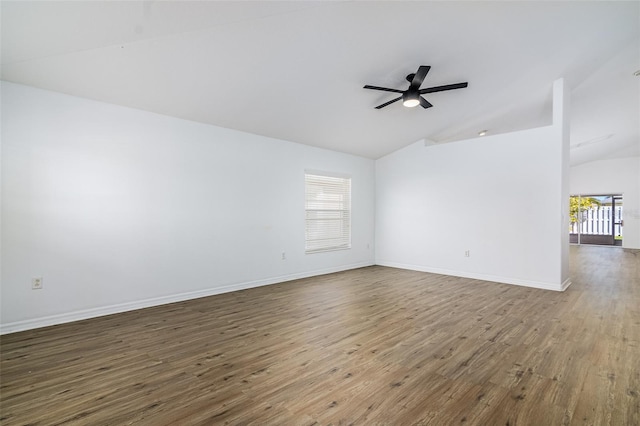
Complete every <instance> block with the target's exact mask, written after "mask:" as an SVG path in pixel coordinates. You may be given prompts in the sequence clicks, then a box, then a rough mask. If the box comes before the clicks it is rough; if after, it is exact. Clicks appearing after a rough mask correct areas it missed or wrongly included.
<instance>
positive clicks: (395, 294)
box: [0, 246, 640, 426]
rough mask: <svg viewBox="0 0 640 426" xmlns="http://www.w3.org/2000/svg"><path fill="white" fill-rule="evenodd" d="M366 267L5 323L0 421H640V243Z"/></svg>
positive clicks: (574, 422) (322, 422)
mask: <svg viewBox="0 0 640 426" xmlns="http://www.w3.org/2000/svg"><path fill="white" fill-rule="evenodd" d="M571 263H572V277H573V285H572V286H571V287H569V289H568V290H567V291H566V292H564V293H557V292H552V291H544V290H536V289H530V288H524V287H517V286H511V285H503V284H496V283H488V282H483V281H477V280H471V279H463V278H455V277H448V276H442V275H434V274H426V273H421V272H413V271H404V270H399V269H393V268H385V267H377V266H375V267H369V268H363V269H357V270H353V271H347V272H342V273H336V274H330V275H325V276H321V277H315V278H309V279H303V280H297V281H292V282H287V283H282V284H277V285H271V286H267V287H261V288H255V289H250V290H246V291H239V292H235V293H228V294H222V295H218V296H213V297H207V298H202V299H197V300H192V301H188V302H183V303H176V304H172V305H165V306H160V307H155V308H150V309H144V310H139V311H133V312H128V313H124V314H118V315H112V316H108V317H102V318H96V319H91V320H87V321H81V322H76V323H71V324H65V325H59V326H55V327H48V328H43V329H38V330H32V331H27V332H21V333H15V334H10V335H5V336H2V337H1V339H0V343H1V364H0V367H1V370H0V380H1V384H0V422H1V423H2V424H3V425H7V426H8V425H26V424H29V425H62V424H65V425H67V424H69V425H70V424H74V425H127V424H136V425H217V424H221V425H222V424H233V425H243V424H257V425H340V424H356V425H453V424H465V425H568V424H571V425H640V254H638V253H637V252H636V253H634V252H631V251H624V250H622V249H616V248H609V247H587V246H582V247H575V246H574V247H572V248H571Z"/></svg>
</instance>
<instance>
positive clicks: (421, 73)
mask: <svg viewBox="0 0 640 426" xmlns="http://www.w3.org/2000/svg"><path fill="white" fill-rule="evenodd" d="M430 69H431V67H430V66H428V65H420V67H419V68H418V71H417V72H416V73H415V74H409V75H408V76H407V81H408V82H409V83H410V84H409V88H408V89H407V90H398V89H389V88H386V87H378V86H369V85H368V84H367V85H366V86H364V87H363V89H372V90H382V91H384V92H393V93H402V96H400V97H398V98H395V99H392V100H390V101H389V102H385V103H383V104H382V105H378V106H377V107H376V109H380V108H384V107H386V106H387V105H391V104H392V103H394V102H397V101H399V100H400V99H402V105H404V106H406V107H409V108H413V107H416V106H418V105H421V106H422V108H425V109H426V108H431V107H432V106H433V105H431V103H430V102H429V101H427V100H426V99H425V98H423V97H422V96H421V95H424V94H425V93H435V92H443V91H445V90H453V89H462V88H464V87H467V86H468V85H469V83H467V82H464V83H456V84H447V85H445V86H435V87H427V88H426V89H421V88H420V86H421V85H422V82H423V80H424V78H425V77H426V76H427V73H428V72H429V70H430Z"/></svg>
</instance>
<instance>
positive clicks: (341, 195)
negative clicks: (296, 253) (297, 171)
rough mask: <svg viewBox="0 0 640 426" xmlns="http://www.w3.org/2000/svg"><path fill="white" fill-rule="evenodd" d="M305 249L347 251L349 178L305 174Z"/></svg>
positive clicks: (349, 238)
mask: <svg viewBox="0 0 640 426" xmlns="http://www.w3.org/2000/svg"><path fill="white" fill-rule="evenodd" d="M304 178H305V195H306V196H305V213H306V221H305V250H306V252H307V253H315V252H320V251H329V250H341V249H348V248H351V178H345V177H335V176H324V175H321V174H312V173H305V175H304Z"/></svg>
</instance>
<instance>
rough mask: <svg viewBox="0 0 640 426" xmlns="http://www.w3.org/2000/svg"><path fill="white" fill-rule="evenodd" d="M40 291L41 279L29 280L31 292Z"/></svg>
mask: <svg viewBox="0 0 640 426" xmlns="http://www.w3.org/2000/svg"><path fill="white" fill-rule="evenodd" d="M40 289H42V277H36V278H31V290H40Z"/></svg>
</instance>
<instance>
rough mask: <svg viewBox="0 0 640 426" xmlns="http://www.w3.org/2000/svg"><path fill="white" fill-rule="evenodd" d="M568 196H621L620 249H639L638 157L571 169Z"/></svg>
mask: <svg viewBox="0 0 640 426" xmlns="http://www.w3.org/2000/svg"><path fill="white" fill-rule="evenodd" d="M570 187H571V190H570V192H571V194H575V195H580V194H583V195H588V194H593V195H598V194H603V195H606V194H622V195H623V197H622V202H623V203H624V204H623V206H624V213H623V215H624V228H623V231H622V232H623V235H622V246H623V247H625V248H632V249H640V157H634V158H620V159H614V160H602V161H594V162H590V163H585V164H582V165H579V166H574V167H571V182H570Z"/></svg>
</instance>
